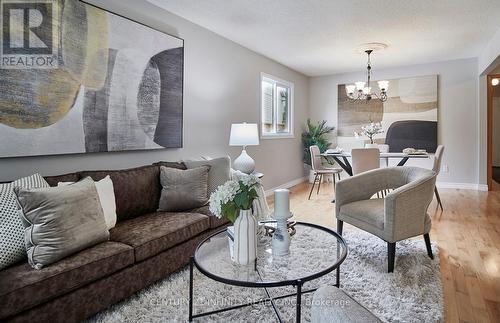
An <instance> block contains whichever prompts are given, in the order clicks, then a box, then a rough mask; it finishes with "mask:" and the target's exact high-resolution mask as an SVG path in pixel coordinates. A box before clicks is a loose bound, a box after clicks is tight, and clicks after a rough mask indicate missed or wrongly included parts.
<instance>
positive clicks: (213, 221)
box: [188, 205, 229, 229]
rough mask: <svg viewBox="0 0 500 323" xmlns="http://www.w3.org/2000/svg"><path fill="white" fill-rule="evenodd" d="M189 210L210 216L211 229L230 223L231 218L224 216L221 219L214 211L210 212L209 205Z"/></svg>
mask: <svg viewBox="0 0 500 323" xmlns="http://www.w3.org/2000/svg"><path fill="white" fill-rule="evenodd" d="M188 212H190V213H200V214H204V215H206V216H208V218H209V219H210V229H215V228H218V227H220V226H222V225H224V224H227V223H229V220H228V219H227V218H225V217H224V218H220V219H219V218H218V217H216V216H215V215H214V214H213V213H212V212H210V209H209V208H208V205H205V206H202V207H198V208H195V209H192V210H189V211H188Z"/></svg>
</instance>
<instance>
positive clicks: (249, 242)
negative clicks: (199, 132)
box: [209, 175, 259, 265]
mask: <svg viewBox="0 0 500 323" xmlns="http://www.w3.org/2000/svg"><path fill="white" fill-rule="evenodd" d="M258 183H259V179H258V178H257V177H256V176H254V175H248V176H245V177H243V178H241V179H240V180H230V181H227V182H226V183H225V184H223V185H221V186H219V187H218V188H217V189H216V190H215V192H213V193H212V195H211V196H210V199H209V204H210V206H209V208H210V211H211V212H212V213H213V214H214V215H215V216H216V217H218V218H222V217H225V218H227V219H228V220H229V221H231V222H232V223H233V224H234V231H233V232H234V244H233V253H234V255H233V256H234V261H235V262H236V263H238V264H240V265H249V264H252V263H253V262H254V261H255V258H256V257H257V220H256V219H255V217H254V216H253V214H252V209H251V208H252V204H253V201H254V200H255V199H256V198H257V190H256V189H255V188H256V186H257V184H258ZM231 242H232V241H230V247H231Z"/></svg>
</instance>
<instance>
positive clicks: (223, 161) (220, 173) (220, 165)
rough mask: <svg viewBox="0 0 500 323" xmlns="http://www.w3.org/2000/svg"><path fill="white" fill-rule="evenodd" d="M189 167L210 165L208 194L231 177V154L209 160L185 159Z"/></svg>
mask: <svg viewBox="0 0 500 323" xmlns="http://www.w3.org/2000/svg"><path fill="white" fill-rule="evenodd" d="M184 164H185V165H186V167H187V168H188V169H191V168H195V167H200V166H210V171H209V172H208V196H209V197H210V194H212V193H213V192H215V190H216V189H217V187H219V186H220V185H223V184H224V183H226V182H227V181H228V180H230V179H231V158H229V156H226V157H220V158H214V159H208V160H188V161H184Z"/></svg>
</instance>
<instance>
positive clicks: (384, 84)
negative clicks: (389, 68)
mask: <svg viewBox="0 0 500 323" xmlns="http://www.w3.org/2000/svg"><path fill="white" fill-rule="evenodd" d="M378 88H379V89H380V91H382V92H387V90H388V89H389V81H378Z"/></svg>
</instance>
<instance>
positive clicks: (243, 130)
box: [229, 122, 259, 174]
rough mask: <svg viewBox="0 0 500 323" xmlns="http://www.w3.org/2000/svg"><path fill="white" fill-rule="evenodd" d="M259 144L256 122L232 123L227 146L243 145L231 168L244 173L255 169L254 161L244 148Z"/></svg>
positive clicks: (249, 172)
mask: <svg viewBox="0 0 500 323" xmlns="http://www.w3.org/2000/svg"><path fill="white" fill-rule="evenodd" d="M258 144H259V130H258V129H257V124H256V123H246V122H244V123H233V124H232V125H231V135H230V137H229V146H243V150H242V151H241V155H239V156H238V158H236V159H235V160H234V162H233V168H234V169H235V170H239V171H240V172H243V173H245V174H251V173H252V172H253V171H254V170H255V162H254V161H253V159H252V157H250V156H249V155H248V154H247V151H246V150H245V149H246V147H247V146H257V145H258Z"/></svg>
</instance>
